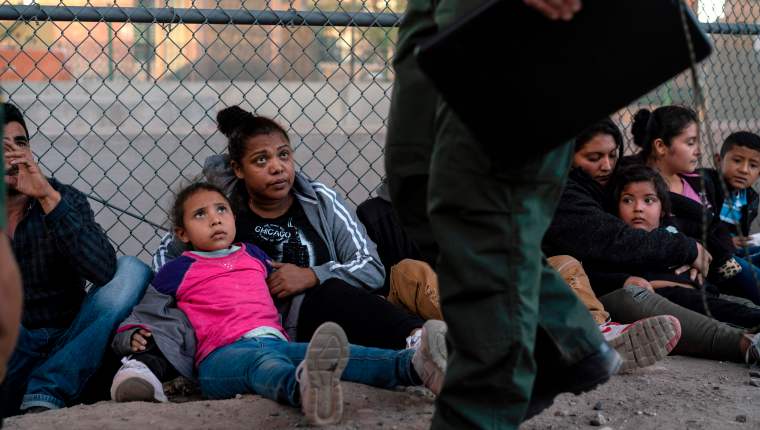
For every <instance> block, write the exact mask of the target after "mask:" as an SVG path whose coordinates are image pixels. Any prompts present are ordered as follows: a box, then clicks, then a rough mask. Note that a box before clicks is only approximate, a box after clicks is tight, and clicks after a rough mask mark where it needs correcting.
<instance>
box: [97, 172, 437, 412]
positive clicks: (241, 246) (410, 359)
mask: <svg viewBox="0 0 760 430" xmlns="http://www.w3.org/2000/svg"><path fill="white" fill-rule="evenodd" d="M172 222H173V225H174V229H175V233H176V235H177V236H178V238H179V239H180V240H182V242H183V243H185V244H187V245H188V246H189V248H190V249H191V250H189V251H185V252H184V253H183V254H182V255H181V256H180V257H177V258H176V259H174V260H172V261H171V262H169V263H167V264H166V265H165V266H164V267H163V268H162V269H161V270H160V271H159V272H158V273H157V274H156V277H155V278H154V280H153V282H152V287H153V288H154V289H155V290H156V291H157V292H158V293H160V294H163V295H164V296H165V297H167V298H169V301H167V302H166V304H165V306H166V307H171V306H173V305H176V307H177V308H179V309H180V310H181V311H182V312H183V313H184V314H185V315H186V316H187V319H188V320H189V322H190V325H191V327H192V330H193V331H194V333H195V338H196V340H197V343H196V345H197V347H196V349H195V353H194V356H193V358H192V360H193V361H192V363H193V366H194V367H195V369H197V372H198V376H199V380H200V386H201V391H202V393H203V395H204V396H205V397H207V398H212V399H224V398H230V397H234V396H235V395H236V394H244V393H255V394H259V395H262V396H264V397H266V398H269V399H272V400H275V401H277V402H280V403H284V404H289V405H293V406H299V405H300V406H301V407H302V409H303V412H304V415H305V416H306V419H307V420H308V421H309V422H310V423H311V424H314V425H326V424H335V423H337V422H338V421H340V419H341V416H342V412H343V399H342V390H341V387H340V384H339V380H340V379H344V380H348V381H354V382H359V383H365V384H369V385H374V386H377V387H384V388H393V387H395V386H397V385H402V386H403V385H423V384H424V385H425V386H427V387H428V388H429V389H431V390H432V391H433V392H434V393H435V394H438V392H439V391H440V388H441V384H442V383H443V375H444V371H445V364H446V358H445V357H446V350H445V348H446V346H445V340H444V336H445V332H446V328H445V324H443V323H442V322H441V321H428V322H427V323H426V324H425V327H424V328H423V330H422V338H421V345H420V347H419V348H417V349H415V350H409V349H407V350H401V351H391V350H386V349H378V348H365V347H360V346H354V345H349V343H348V341H347V339H346V335H345V334H344V332H343V330H342V329H341V328H340V326H339V325H337V324H335V323H332V322H326V323H324V324H321V325H320V326H319V327H318V328H317V329H316V330H315V332H314V334H313V337H312V339H311V341H310V342H309V343H308V344H305V343H295V342H289V339H288V336H287V334H286V333H285V330H284V328H283V327H282V325H281V323H280V321H281V319H280V316H279V313H278V311H277V308H276V307H275V305H274V301H273V300H272V296H271V295H270V290H271V287H269V286H267V283H266V279H267V277H268V276H270V275H271V273H272V271H273V269H274V268H273V267H272V261H271V260H270V259H269V257H268V256H267V255H266V254H265V253H264V252H263V251H262V250H261V249H259V248H258V247H256V246H255V245H252V244H250V243H245V242H238V243H233V239H234V238H235V237H236V234H235V233H236V223H235V217H234V216H233V214H232V209H231V205H230V202H229V200H228V199H227V197H226V196H225V195H224V193H223V192H222V191H221V189H219V188H218V187H216V186H214V185H211V184H208V183H196V184H192V185H190V186H188V187H186V188H185V189H184V190H182V191H180V192H179V193H178V195H177V198H176V202H175V204H174V208H173V210H172ZM135 329H137V330H138V331H139V330H142V332H141V334H142V335H147V336H150V334H151V333H152V330H153V328H152V325H150V324H132V325H129V324H127V325H122V327H120V332H124V331H127V330H129V331H131V333H132V337H134V333H137V332H138V331H135ZM178 340H181V339H178ZM135 350H136V351H134V352H136V353H137V354H135V356H134V357H133V359H131V360H128V361H127V362H126V363H125V366H127V369H129V368H132V369H134V370H142V371H144V372H145V371H148V369H150V366H149V365H150V364H151V363H152V362H155V360H156V358H158V359H159V360H160V358H161V357H162V356H161V353H160V352H158V351H156V350H154V351H153V352H152V354H150V353H149V352H146V353H145V355H143V354H140V347H139V345H137V348H135ZM149 354H150V355H153V359H151V360H144V359H143V358H142V357H144V356H148V355H149ZM127 373H129V372H127V371H120V375H117V377H116V378H115V380H114V385H113V387H112V392H113V397H114V398H115V399H120V398H124V397H129V396H130V395H131V396H133V397H134V396H135V395H136V394H137V392H138V391H139V388H140V387H144V388H147V390H144V393H145V394H146V395H147V396H149V397H148V399H150V398H152V397H154V396H156V397H160V395H162V394H159V393H158V392H159V389H160V385H159V384H158V383H157V381H156V378H155V377H153V378H152V380H151V378H136V377H134V376H133V377H131V378H130V377H127V376H126V375H125V374H127ZM146 373H148V374H149V373H150V372H146ZM146 379H147V381H146ZM141 382H143V384H140V383H141ZM144 382H148V383H147V384H145V383H144ZM125 391H132V393H130V394H127V393H125Z"/></svg>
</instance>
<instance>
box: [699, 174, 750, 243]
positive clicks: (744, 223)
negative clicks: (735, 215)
mask: <svg viewBox="0 0 760 430" xmlns="http://www.w3.org/2000/svg"><path fill="white" fill-rule="evenodd" d="M700 171H701V172H703V173H704V174H705V176H706V177H707V178H709V179H710V181H712V182H713V183H714V184H717V186H716V189H715V205H716V208H717V209H716V211H717V212H718V215H720V209H721V208H722V207H723V201H724V200H725V198H726V196H725V191H724V188H723V185H725V190H727V191H728V192H729V193H732V192H734V191H736V190H735V189H734V188H733V187H731V185H729V184H728V183H727V182H725V181H724V180H723V176H722V175H721V174H720V172H718V171H717V170H715V169H701V170H700ZM721 183H722V184H723V185H721ZM758 204H760V196H758V194H757V191H755V190H754V189H753V188H752V187H749V188H747V205H746V206H744V207H743V208H742V213H741V215H742V220H741V223H740V225H739V229H740V231H739V232H737V231H735V227H734V226H733V225H732V224H728V223H726V222H723V221H721V223H722V224H723V225H724V226H725V227H726V228H727V229H728V232H729V233H732V234H734V235H742V236H749V233H750V227H751V226H752V221H754V220H755V218H757V211H758Z"/></svg>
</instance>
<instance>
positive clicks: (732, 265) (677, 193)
mask: <svg viewBox="0 0 760 430" xmlns="http://www.w3.org/2000/svg"><path fill="white" fill-rule="evenodd" d="M632 133H633V137H634V143H635V144H636V145H637V146H639V147H641V151H640V152H639V153H638V154H637V155H636V156H634V157H633V158H632V161H637V162H639V163H642V164H646V165H648V166H650V167H652V168H654V169H655V170H656V171H657V172H658V173H659V174H660V176H662V178H663V179H664V180H665V182H666V183H667V186H668V189H669V191H670V200H671V202H672V214H673V219H674V223H675V224H676V225H677V226H678V229H679V230H680V231H681V232H683V233H684V234H686V235H688V236H689V237H692V238H695V239H697V240H702V237H703V234H706V239H707V241H706V246H707V249H708V251H709V252H710V254H711V255H712V257H713V262H712V265H711V270H710V276H709V280H710V281H711V282H712V283H714V284H715V285H716V286H718V287H719V288H721V291H724V292H727V293H731V294H736V295H740V296H742V297H750V298H755V297H757V293H756V288H757V287H756V286H755V282H754V278H758V279H760V270H758V269H757V268H756V267H755V266H754V265H752V264H751V263H750V262H748V261H746V260H744V259H741V258H739V257H738V256H734V251H735V249H734V245H733V240H732V238H731V234H730V231H729V229H728V228H727V227H726V225H725V224H723V223H721V221H720V217H719V214H718V213H717V211H719V210H720V207H721V204H720V203H721V202H719V197H720V195H721V192H720V190H719V188H720V186H721V185H720V183H719V182H716V181H715V180H714V178H713V177H712V176H711V175H705V176H704V179H703V178H700V175H699V173H696V172H695V171H696V169H697V165H698V162H699V159H700V157H701V148H700V143H699V127H698V118H697V114H696V113H695V112H694V111H693V110H691V109H688V108H685V107H681V106H663V107H660V108H658V109H655V110H654V111H653V112H650V111H649V110H647V109H641V110H639V111H638V112H637V113H636V116H635V118H634V122H633V127H632ZM703 183H704V188H703ZM753 271H754V272H755V273H756V276H753V274H752V272H753ZM737 275H739V276H737ZM753 292H754V294H753Z"/></svg>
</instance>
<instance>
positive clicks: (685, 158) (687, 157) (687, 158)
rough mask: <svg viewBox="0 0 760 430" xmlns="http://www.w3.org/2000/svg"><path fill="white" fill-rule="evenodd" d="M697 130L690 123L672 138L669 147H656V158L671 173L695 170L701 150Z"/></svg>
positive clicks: (694, 125) (661, 145)
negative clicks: (660, 160) (660, 159)
mask: <svg viewBox="0 0 760 430" xmlns="http://www.w3.org/2000/svg"><path fill="white" fill-rule="evenodd" d="M698 134H699V128H698V127H697V124H696V123H691V124H689V126H687V127H686V128H685V129H684V130H683V131H682V132H681V134H679V135H678V136H676V137H674V138H673V140H672V141H671V142H670V147H669V148H668V147H666V146H665V145H664V144H662V143H661V144H660V145H656V147H657V150H658V152H660V153H659V154H658V156H659V157H660V158H662V161H663V162H664V163H665V164H666V165H667V167H668V170H670V171H671V172H673V173H691V172H693V171H694V170H696V168H697V165H698V164H699V158H700V157H701V156H702V150H701V148H700V143H699V135H698Z"/></svg>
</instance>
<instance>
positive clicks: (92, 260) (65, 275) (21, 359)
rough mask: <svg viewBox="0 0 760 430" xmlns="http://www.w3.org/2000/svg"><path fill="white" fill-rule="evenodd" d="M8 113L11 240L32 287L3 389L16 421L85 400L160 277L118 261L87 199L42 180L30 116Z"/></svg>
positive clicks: (4, 404)
mask: <svg viewBox="0 0 760 430" xmlns="http://www.w3.org/2000/svg"><path fill="white" fill-rule="evenodd" d="M3 107H4V110H5V117H4V133H3V153H4V156H5V170H6V174H5V181H6V183H7V194H6V197H7V218H8V223H7V230H6V231H7V234H8V236H9V238H10V240H11V243H12V249H13V253H14V255H15V257H16V260H17V261H18V265H19V269H20V272H21V275H22V279H23V286H24V310H23V317H22V321H21V327H20V330H19V337H18V343H17V344H16V349H15V351H14V352H13V355H12V356H11V359H10V361H9V363H8V367H7V375H6V378H5V381H3V384H2V386H0V408H1V410H0V413H1V416H10V415H15V414H17V413H19V412H20V411H21V412H42V411H46V410H49V409H57V408H61V407H64V406H67V405H70V404H72V403H73V402H74V401H76V399H77V397H78V396H79V395H80V394H81V392H82V389H83V388H84V385H85V383H86V382H87V381H88V379H90V377H91V376H92V375H93V374H94V373H95V371H96V370H98V368H99V367H100V363H101V361H102V358H103V354H104V352H105V350H106V346H107V345H108V342H109V338H110V336H111V334H112V333H113V331H114V330H115V328H116V325H117V324H118V323H119V322H121V321H122V320H123V319H124V318H125V317H126V316H127V315H128V314H129V312H130V310H131V309H132V307H133V306H134V305H135V304H137V302H138V301H139V300H140V298H141V297H142V295H143V291H144V288H145V285H146V284H147V283H148V281H149V277H150V276H151V273H152V272H151V271H150V268H148V267H147V266H146V265H145V264H143V263H141V262H140V261H139V260H137V259H136V258H134V257H122V258H120V259H119V260H118V262H117V259H116V252H115V251H114V248H113V247H112V246H111V244H110V242H109V241H108V237H107V236H106V234H105V232H104V231H103V229H102V228H101V227H100V225H98V223H97V222H95V216H94V214H93V211H92V209H91V208H90V205H89V204H88V203H87V197H86V196H85V195H84V194H83V193H81V192H80V191H77V190H76V189H75V188H74V187H71V186H69V185H64V184H62V183H60V182H58V181H57V180H55V179H52V178H46V177H45V176H43V174H42V172H41V170H40V167H39V166H38V164H37V163H36V162H35V161H34V157H33V155H32V151H31V148H30V145H29V132H28V130H27V127H26V122H25V121H24V118H23V116H22V114H21V111H19V109H18V108H17V107H16V106H14V105H12V104H9V103H6V104H4V105H3ZM86 281H89V282H90V283H92V284H93V286H92V287H91V288H89V289H87V288H86V285H87V282H86Z"/></svg>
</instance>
